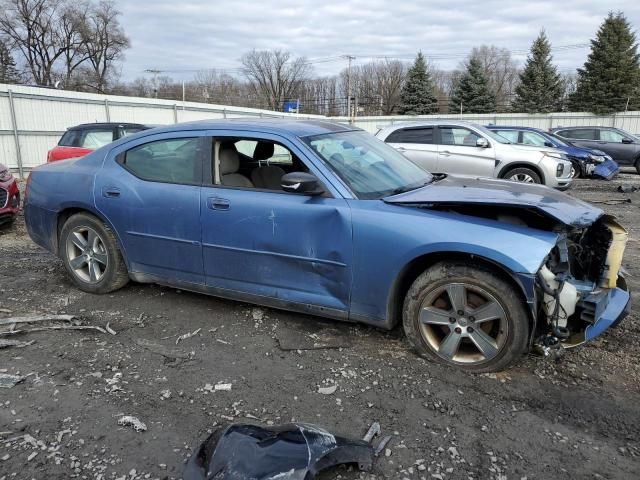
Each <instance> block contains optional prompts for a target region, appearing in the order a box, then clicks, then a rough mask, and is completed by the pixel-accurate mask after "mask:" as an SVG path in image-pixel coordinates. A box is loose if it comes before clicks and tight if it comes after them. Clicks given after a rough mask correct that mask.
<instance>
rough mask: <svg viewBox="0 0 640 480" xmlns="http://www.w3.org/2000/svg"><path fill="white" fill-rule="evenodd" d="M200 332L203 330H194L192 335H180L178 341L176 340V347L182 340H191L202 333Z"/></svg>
mask: <svg viewBox="0 0 640 480" xmlns="http://www.w3.org/2000/svg"><path fill="white" fill-rule="evenodd" d="M200 330H202V328H198V329H197V330H194V331H193V332H191V333H185V334H183V335H180V336H179V337H178V338H177V339H176V345H177V344H179V343H180V342H181V341H182V340H186V339H187V338H191V337H193V336H195V335H197V334H199V333H200Z"/></svg>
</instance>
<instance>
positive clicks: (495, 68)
mask: <svg viewBox="0 0 640 480" xmlns="http://www.w3.org/2000/svg"><path fill="white" fill-rule="evenodd" d="M0 8H2V11H0V83H27V84H36V85H42V86H48V87H53V86H58V87H62V88H65V89H68V90H79V91H92V92H102V93H111V94H119V95H131V96H143V97H157V98H165V99H173V100H182V99H184V100H187V101H197V102H206V103H217V104H223V105H235V106H243V107H256V108H266V109H271V110H281V109H282V108H283V104H284V102H285V101H291V100H293V101H295V102H299V105H300V111H301V112H303V113H315V114H322V115H328V116H336V115H349V114H350V115H392V114H400V115H427V114H432V113H494V112H522V113H547V112H552V111H590V112H594V113H600V114H602V113H611V112H617V111H624V110H633V109H640V55H639V54H638V45H637V42H636V37H635V34H634V32H633V30H632V28H631V25H630V24H629V22H628V20H627V19H626V17H625V16H624V14H623V13H621V12H617V13H614V12H611V13H609V15H608V16H607V17H606V18H605V19H604V21H603V23H602V24H601V25H600V27H599V29H598V31H597V33H596V36H595V38H594V39H593V40H591V50H590V53H589V55H588V57H587V60H586V62H585V64H584V66H583V67H582V68H579V69H578V70H577V71H576V72H575V73H565V74H561V73H560V72H559V71H558V68H557V66H556V65H555V64H554V63H553V57H552V54H551V52H552V45H551V42H550V40H549V38H548V37H547V35H546V33H545V31H544V30H542V31H541V32H540V34H539V36H538V37H537V38H536V39H535V40H534V41H533V43H532V45H531V48H530V52H529V55H528V57H527V59H526V62H525V64H524V66H523V68H521V69H520V68H519V67H518V65H517V63H516V62H515V61H514V59H513V58H512V54H511V52H510V51H509V50H508V49H505V48H499V47H496V46H488V45H483V46H480V47H476V48H473V49H472V50H471V52H470V53H469V55H468V57H467V58H466V60H465V61H464V62H462V63H461V64H460V66H459V68H457V69H454V70H450V71H446V70H440V69H438V68H437V67H436V66H435V65H431V64H429V63H428V62H427V60H426V59H425V56H424V55H423V53H422V52H418V53H417V55H416V58H415V60H414V62H413V63H412V64H407V63H406V62H404V61H401V60H398V59H393V58H384V57H383V58H381V59H380V60H376V61H372V62H369V63H366V64H361V65H354V66H351V62H349V65H350V66H349V67H348V68H344V69H343V70H342V71H341V72H340V73H339V74H337V75H333V76H327V77H319V76H317V75H315V74H314V64H313V62H312V61H309V60H307V59H306V58H305V57H295V56H293V55H292V54H291V53H290V52H287V51H284V50H266V51H258V50H253V51H251V52H247V53H245V54H244V55H243V56H242V57H241V67H240V68H239V69H234V71H233V72H227V71H225V70H220V69H210V70H203V71H199V72H196V73H195V75H194V76H193V78H192V79H191V80H189V81H186V82H177V81H175V80H174V79H173V78H171V77H170V76H169V75H167V74H165V73H164V72H161V71H153V72H152V73H153V76H151V77H150V76H140V77H138V78H136V79H135V80H133V81H131V82H122V81H120V78H119V75H118V73H119V70H118V69H119V66H120V64H121V62H122V60H123V59H124V53H125V51H126V50H127V49H128V48H129V46H130V42H129V39H128V37H127V36H126V34H125V32H124V30H123V28H122V26H121V25H120V16H121V14H120V12H119V11H118V10H117V9H116V7H115V4H114V2H113V0H79V1H78V0H76V1H73V2H72V1H71V0H0ZM16 59H17V61H16Z"/></svg>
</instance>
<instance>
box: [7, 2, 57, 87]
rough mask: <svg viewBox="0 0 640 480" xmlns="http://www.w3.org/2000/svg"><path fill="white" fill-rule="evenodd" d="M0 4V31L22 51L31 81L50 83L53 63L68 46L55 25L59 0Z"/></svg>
mask: <svg viewBox="0 0 640 480" xmlns="http://www.w3.org/2000/svg"><path fill="white" fill-rule="evenodd" d="M1 5H2V6H1V10H0V33H1V34H2V35H3V36H4V37H5V38H7V39H8V40H9V42H10V45H11V47H12V48H15V49H17V50H19V51H20V52H21V53H22V55H23V56H24V59H25V62H26V66H27V69H28V71H29V73H30V74H31V76H32V77H33V80H34V82H35V83H36V84H38V85H52V84H53V79H54V65H55V63H56V61H57V60H58V59H59V58H60V57H61V56H63V55H64V54H65V52H66V51H67V50H68V49H69V45H68V43H66V42H65V35H63V34H61V33H60V27H59V19H60V15H59V13H60V11H61V10H62V7H63V2H59V1H58V2H56V1H54V0H4V1H3V2H2V4H1Z"/></svg>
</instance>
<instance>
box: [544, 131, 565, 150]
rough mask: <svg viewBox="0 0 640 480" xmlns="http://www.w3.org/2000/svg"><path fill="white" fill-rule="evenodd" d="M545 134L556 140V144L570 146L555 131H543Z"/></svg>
mask: <svg viewBox="0 0 640 480" xmlns="http://www.w3.org/2000/svg"><path fill="white" fill-rule="evenodd" d="M542 134H543V135H544V136H546V137H549V138H550V139H552V140H553V142H555V143H556V144H560V145H562V146H563V147H569V146H570V145H569V144H568V143H567V142H566V141H565V140H564V139H562V138H560V137H559V136H557V135H556V134H555V133H547V132H543V133H542Z"/></svg>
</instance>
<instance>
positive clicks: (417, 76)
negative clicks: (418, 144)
mask: <svg viewBox="0 0 640 480" xmlns="http://www.w3.org/2000/svg"><path fill="white" fill-rule="evenodd" d="M437 110H438V100H437V99H436V95H435V93H434V85H433V80H432V79H431V74H430V73H429V71H428V70H427V64H426V62H425V61H424V56H423V55H422V52H418V55H417V56H416V60H415V62H414V63H413V66H412V67H411V68H410V69H409V71H408V72H407V78H406V80H405V84H404V86H403V87H402V91H401V93H400V108H399V113H400V114H401V115H428V114H430V113H435V112H436V111H437Z"/></svg>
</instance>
